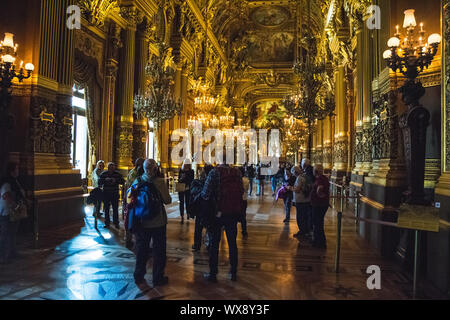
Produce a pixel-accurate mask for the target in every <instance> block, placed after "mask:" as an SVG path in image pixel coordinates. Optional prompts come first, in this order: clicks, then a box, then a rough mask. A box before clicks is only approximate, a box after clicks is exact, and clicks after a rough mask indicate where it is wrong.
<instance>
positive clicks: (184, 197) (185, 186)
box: [177, 159, 195, 224]
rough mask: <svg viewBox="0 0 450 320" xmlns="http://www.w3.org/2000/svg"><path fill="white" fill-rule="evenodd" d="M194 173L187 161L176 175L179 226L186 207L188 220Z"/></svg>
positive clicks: (187, 160)
mask: <svg viewBox="0 0 450 320" xmlns="http://www.w3.org/2000/svg"><path fill="white" fill-rule="evenodd" d="M194 176H195V172H194V170H192V165H191V161H190V160H189V159H186V160H184V162H183V165H182V167H181V169H180V172H179V173H178V183H177V191H178V198H179V200H180V217H181V224H183V223H184V207H185V205H186V213H187V218H188V220H189V218H190V212H189V199H190V196H191V191H190V188H191V183H192V181H194Z"/></svg>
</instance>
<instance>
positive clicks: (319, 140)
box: [315, 120, 326, 164]
mask: <svg viewBox="0 0 450 320" xmlns="http://www.w3.org/2000/svg"><path fill="white" fill-rule="evenodd" d="M324 121H326V120H320V121H318V122H317V133H316V144H315V163H316V164H323V122H324Z"/></svg>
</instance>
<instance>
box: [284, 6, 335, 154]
mask: <svg viewBox="0 0 450 320" xmlns="http://www.w3.org/2000/svg"><path fill="white" fill-rule="evenodd" d="M310 7H311V1H308V12H309V14H308V19H309V20H310V18H311V9H310ZM309 22H310V21H309ZM308 25H311V23H308ZM306 34H307V36H305V37H304V38H303V43H304V45H305V46H306V49H307V50H306V54H305V55H304V56H303V57H302V59H299V60H297V61H296V62H295V63H294V66H293V70H294V73H295V74H296V75H297V76H298V78H299V83H298V86H297V91H296V92H293V93H292V94H291V95H290V96H287V97H286V98H285V99H284V100H283V102H282V103H283V105H284V107H285V109H286V111H287V113H288V114H289V115H290V116H292V117H294V118H295V119H298V120H303V121H304V122H305V123H306V125H307V129H308V133H309V138H308V157H309V158H311V149H312V133H313V127H314V124H315V123H316V122H317V120H323V119H325V118H326V117H327V116H329V115H331V114H332V113H333V111H334V108H335V105H334V103H329V101H331V98H326V99H327V101H325V99H324V101H323V103H322V101H320V103H319V100H320V99H319V98H320V96H319V92H320V91H321V89H322V87H323V85H324V83H325V79H326V77H327V75H326V68H325V63H324V62H322V61H317V58H316V57H317V46H316V39H315V37H314V36H312V32H311V30H307V33H306ZM329 94H330V97H331V93H329ZM328 100H329V101H328Z"/></svg>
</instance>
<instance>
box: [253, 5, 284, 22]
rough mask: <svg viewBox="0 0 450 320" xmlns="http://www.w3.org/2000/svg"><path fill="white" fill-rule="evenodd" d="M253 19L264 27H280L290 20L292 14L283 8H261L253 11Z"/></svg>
mask: <svg viewBox="0 0 450 320" xmlns="http://www.w3.org/2000/svg"><path fill="white" fill-rule="evenodd" d="M251 19H252V20H253V22H255V23H257V24H259V25H261V26H264V27H279V26H281V25H283V24H284V23H286V22H287V21H288V20H289V19H290V14H289V11H287V10H286V9H285V8H283V7H278V6H269V7H259V8H257V9H255V10H253V12H252V13H251Z"/></svg>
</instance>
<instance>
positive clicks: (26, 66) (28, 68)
mask: <svg viewBox="0 0 450 320" xmlns="http://www.w3.org/2000/svg"><path fill="white" fill-rule="evenodd" d="M25 70H27V71H34V64H32V63H27V64H26V65H25Z"/></svg>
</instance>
